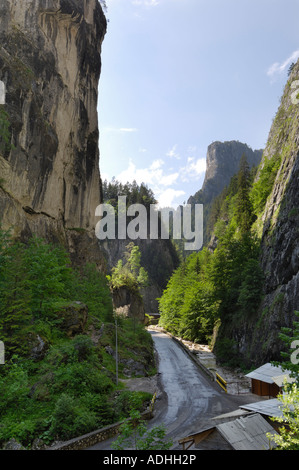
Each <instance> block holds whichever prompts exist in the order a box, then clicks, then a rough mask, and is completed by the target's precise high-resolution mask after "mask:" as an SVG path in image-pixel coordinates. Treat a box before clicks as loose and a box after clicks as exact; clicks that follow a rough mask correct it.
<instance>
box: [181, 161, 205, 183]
mask: <svg viewBox="0 0 299 470" xmlns="http://www.w3.org/2000/svg"><path fill="white" fill-rule="evenodd" d="M206 166H207V163H206V159H205V158H198V159H197V160H196V159H195V158H194V157H189V158H188V160H187V165H186V166H185V167H183V168H181V169H180V174H181V178H182V181H184V182H188V181H190V180H191V179H192V180H196V179H198V178H199V177H200V176H202V175H203V174H204V173H205V171H206Z"/></svg>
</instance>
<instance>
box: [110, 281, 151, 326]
mask: <svg viewBox="0 0 299 470" xmlns="http://www.w3.org/2000/svg"><path fill="white" fill-rule="evenodd" d="M112 300H113V307H114V309H115V311H116V313H117V314H118V315H120V316H123V317H128V318H133V319H134V320H138V321H140V322H142V323H143V322H144V318H145V310H144V304H143V300H142V297H141V295H140V294H139V292H138V291H134V290H130V289H128V288H127V287H119V288H115V289H113V292H112Z"/></svg>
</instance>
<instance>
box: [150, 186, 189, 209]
mask: <svg viewBox="0 0 299 470" xmlns="http://www.w3.org/2000/svg"><path fill="white" fill-rule="evenodd" d="M185 194H186V193H185V191H183V190H177V189H173V188H167V189H165V190H163V191H160V192H159V193H157V194H156V198H157V199H158V206H159V207H173V208H174V209H176V207H177V206H178V203H177V202H176V201H175V200H176V198H180V197H181V196H184V195H185Z"/></svg>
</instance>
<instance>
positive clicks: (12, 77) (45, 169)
mask: <svg viewBox="0 0 299 470" xmlns="http://www.w3.org/2000/svg"><path fill="white" fill-rule="evenodd" d="M0 4H1V17H0V41H1V49H0V80H1V81H2V82H3V83H4V84H5V90H6V97H5V103H6V104H5V105H4V109H5V112H6V113H7V120H8V123H9V132H10V142H9V143H8V145H7V144H6V145H3V142H2V145H0V173H1V185H0V186H1V187H0V212H1V215H2V221H1V223H2V226H3V227H4V228H8V227H12V228H13V233H14V234H15V235H16V236H19V237H21V238H27V237H28V236H30V235H31V234H33V233H35V234H37V235H39V236H43V237H45V238H47V239H50V240H55V241H60V242H62V243H64V244H65V245H66V246H68V248H69V249H70V251H71V252H72V253H73V254H74V257H76V258H77V257H78V256H79V257H80V256H82V257H85V258H86V257H89V255H90V257H91V258H94V257H95V258H99V255H98V254H95V251H94V249H96V247H97V243H96V240H94V239H95V236H94V228H95V224H96V220H95V208H96V206H97V205H98V204H99V203H100V202H101V195H100V174H99V150H98V139H99V131H98V118H97V96H98V81H99V77H100V71H101V55H100V54H101V44H102V41H103V38H104V35H105V32H106V19H105V16H104V14H103V11H102V9H101V6H100V3H99V2H98V1H97V0H82V1H80V2H77V1H74V0H26V2H19V1H18V2H16V1H14V0H1V1H0ZM84 245H85V246H84ZM91 245H93V246H92V247H91ZM82 246H83V247H84V248H82ZM88 247H89V250H87V251H90V254H89V255H88V253H87V254H86V248H88ZM80 252H81V254H80ZM78 253H79V254H78ZM97 261H98V262H99V263H101V261H100V260H99V259H97Z"/></svg>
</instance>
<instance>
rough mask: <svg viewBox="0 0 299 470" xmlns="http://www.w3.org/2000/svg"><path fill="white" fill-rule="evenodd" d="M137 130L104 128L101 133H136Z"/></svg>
mask: <svg viewBox="0 0 299 470" xmlns="http://www.w3.org/2000/svg"><path fill="white" fill-rule="evenodd" d="M137 131H138V129H137V128H136V127H104V128H103V129H102V132H118V133H120V132H129V133H130V132H137Z"/></svg>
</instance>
